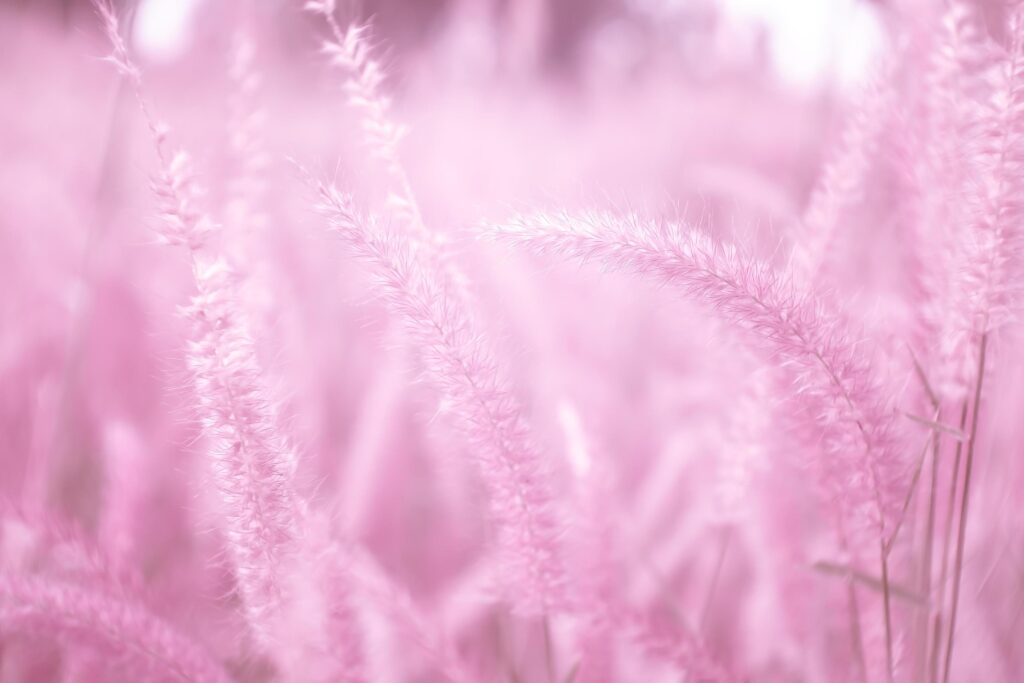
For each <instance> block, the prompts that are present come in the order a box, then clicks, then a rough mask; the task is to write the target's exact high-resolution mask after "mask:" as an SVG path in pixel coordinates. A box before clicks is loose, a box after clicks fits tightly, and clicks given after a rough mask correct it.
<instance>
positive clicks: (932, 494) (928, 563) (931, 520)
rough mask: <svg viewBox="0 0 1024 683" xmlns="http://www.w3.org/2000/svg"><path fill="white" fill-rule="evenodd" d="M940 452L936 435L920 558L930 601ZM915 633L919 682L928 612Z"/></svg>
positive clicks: (924, 666) (924, 669) (923, 585)
mask: <svg viewBox="0 0 1024 683" xmlns="http://www.w3.org/2000/svg"><path fill="white" fill-rule="evenodd" d="M936 414H937V416H938V417H937V419H939V420H941V418H942V415H941V409H937V410H936ZM941 450H942V442H941V435H939V434H936V435H935V438H934V439H933V440H932V471H931V481H930V485H929V487H928V516H927V519H926V521H925V531H924V553H923V557H922V558H921V595H922V596H924V598H925V600H926V601H927V600H930V599H931V592H932V554H933V551H934V547H935V539H934V534H935V499H936V493H937V492H938V486H939V453H940V452H941ZM917 631H918V634H919V638H918V641H919V644H918V655H917V661H918V672H917V673H918V675H917V680H918V681H921V680H923V679H924V678H925V676H927V672H928V610H921V612H920V618H919V620H918V625H917Z"/></svg>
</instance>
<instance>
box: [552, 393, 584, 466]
mask: <svg viewBox="0 0 1024 683" xmlns="http://www.w3.org/2000/svg"><path fill="white" fill-rule="evenodd" d="M558 421H559V422H560V423H561V424H562V433H563V435H564V436H565V450H566V452H567V453H568V455H569V465H570V466H571V467H572V471H573V473H574V474H575V475H576V476H577V477H584V476H586V474H587V472H589V471H590V453H589V451H588V450H587V437H586V435H585V434H584V432H583V421H582V420H580V415H579V413H577V412H576V408H575V407H574V406H573V405H572V403H571V402H569V401H568V400H563V401H561V402H560V403H559V404H558Z"/></svg>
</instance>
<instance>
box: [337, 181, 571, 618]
mask: <svg viewBox="0 0 1024 683" xmlns="http://www.w3.org/2000/svg"><path fill="white" fill-rule="evenodd" d="M318 191H319V196H320V203H319V205H318V211H319V212H320V213H321V214H322V215H323V216H324V217H325V218H326V219H327V220H328V222H329V224H330V226H331V229H332V230H333V231H334V233H335V234H336V235H337V236H338V237H340V238H341V239H342V240H343V241H344V242H345V244H346V245H347V246H348V248H349V249H350V250H352V252H353V253H354V254H355V255H356V256H357V257H359V258H360V259H362V260H364V261H366V262H368V263H369V265H370V267H371V268H372V270H373V273H374V275H375V276H376V278H377V280H378V283H379V287H380V289H381V293H382V295H383V297H384V300H385V301H386V302H387V304H388V306H389V307H390V308H391V309H392V311H393V312H394V314H395V315H396V316H397V317H398V318H399V319H401V321H402V323H403V324H404V325H405V326H406V328H407V329H408V331H409V333H410V334H411V335H412V336H413V338H414V339H415V342H416V344H415V346H416V348H417V349H418V351H419V353H420V355H421V356H422V358H423V361H424V365H425V369H426V372H427V374H428V376H429V379H430V381H431V382H432V383H433V384H434V385H435V386H436V387H437V389H438V390H439V392H440V393H441V395H442V397H443V398H444V400H445V401H446V402H448V403H450V404H451V410H452V411H453V413H454V415H455V417H456V418H457V419H458V421H459V423H460V427H461V428H462V429H463V430H464V432H465V434H466V436H467V437H468V438H469V439H470V440H471V442H472V444H473V445H474V447H475V448H476V449H477V453H476V457H477V458H478V459H479V466H480V472H481V475H482V476H483V478H484V480H485V481H486V483H487V486H488V493H489V495H490V500H491V507H492V510H493V512H494V516H495V518H496V519H497V521H498V533H499V536H500V541H499V545H500V547H501V549H502V550H503V555H504V560H503V562H502V566H503V569H504V570H505V573H506V577H507V580H506V585H505V589H506V591H507V597H508V598H509V599H510V600H511V601H512V602H513V603H514V604H515V605H516V607H517V608H518V609H519V610H520V611H521V612H523V613H524V614H536V613H545V612H548V611H550V610H552V609H559V608H561V607H564V604H563V600H564V588H565V586H564V580H565V578H564V576H563V572H562V566H561V563H560V559H559V554H558V535H559V524H558V518H557V515H556V513H555V509H554V500H553V494H552V491H551V490H550V488H549V482H548V474H547V467H546V466H545V463H544V460H543V458H542V457H541V454H540V453H539V452H538V450H537V447H536V446H535V445H534V443H533V442H532V440H531V437H530V434H529V431H528V430H527V427H526V425H525V423H524V421H523V412H522V408H521V407H520V406H519V404H518V401H517V400H516V398H515V396H514V394H513V393H512V391H511V390H510V389H509V387H508V385H507V383H506V380H504V379H503V376H502V370H501V369H500V368H499V366H498V364H497V361H496V359H495V357H494V355H493V352H492V351H491V350H490V349H489V348H488V346H487V342H486V340H485V339H484V338H483V337H482V336H481V335H480V333H479V331H478V330H477V329H475V326H474V324H473V322H472V320H471V319H470V318H469V317H468V315H467V313H466V311H465V309H463V308H462V307H461V305H460V302H459V301H458V299H457V297H456V296H455V294H454V290H453V285H452V284H451V282H450V280H448V278H447V277H446V275H445V273H443V272H441V271H439V270H437V269H436V268H435V267H434V266H433V264H432V263H431V262H430V261H429V260H428V259H425V258H424V257H423V255H422V254H420V253H418V252H417V251H416V250H415V249H413V248H412V246H411V245H410V244H409V242H408V241H406V239H405V238H404V237H403V236H402V235H398V234H394V233H390V232H388V231H387V230H386V229H384V228H383V227H382V226H378V225H374V224H373V223H372V222H371V220H370V219H368V218H365V217H362V216H360V215H359V214H358V212H357V211H356V209H355V208H354V206H353V204H352V201H351V199H350V198H348V197H346V196H344V195H342V194H341V193H340V192H338V191H337V190H336V189H334V188H332V187H328V186H325V185H322V184H321V185H320V186H319V187H318Z"/></svg>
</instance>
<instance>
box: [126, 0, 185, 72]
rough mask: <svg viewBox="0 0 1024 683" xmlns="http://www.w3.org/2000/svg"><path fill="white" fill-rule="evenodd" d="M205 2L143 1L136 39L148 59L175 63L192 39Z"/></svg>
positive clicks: (135, 30) (137, 20)
mask: <svg viewBox="0 0 1024 683" xmlns="http://www.w3.org/2000/svg"><path fill="white" fill-rule="evenodd" d="M200 2H202V0H142V2H141V3H140V4H139V10H138V14H137V15H136V17H135V26H134V31H133V34H132V37H133V38H134V42H135V45H136V47H137V48H138V50H139V52H141V53H142V54H143V55H144V56H145V57H147V58H148V59H152V60H156V61H164V62H167V61H171V60H173V59H175V58H177V57H179V56H180V55H181V54H182V53H183V52H184V51H185V50H186V49H187V48H188V46H189V43H190V42H191V38H192V23H193V22H192V20H193V19H194V18H195V14H196V9H197V8H198V7H199V4H200Z"/></svg>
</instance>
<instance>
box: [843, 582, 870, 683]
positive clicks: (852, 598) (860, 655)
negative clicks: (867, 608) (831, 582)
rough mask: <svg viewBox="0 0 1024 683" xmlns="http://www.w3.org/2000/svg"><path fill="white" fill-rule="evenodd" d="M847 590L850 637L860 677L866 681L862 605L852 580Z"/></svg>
mask: <svg viewBox="0 0 1024 683" xmlns="http://www.w3.org/2000/svg"><path fill="white" fill-rule="evenodd" d="M846 591H847V599H848V601H849V603H848V604H849V609H850V637H851V638H852V639H853V653H854V658H855V661H856V662H857V670H858V671H859V672H860V677H859V678H860V680H861V681H864V682H866V681H867V679H868V673H867V672H868V665H867V659H866V658H865V656H864V636H863V635H862V634H861V630H860V605H859V604H858V603H857V589H856V587H855V586H854V585H853V581H852V580H851V581H848V582H847V584H846Z"/></svg>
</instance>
